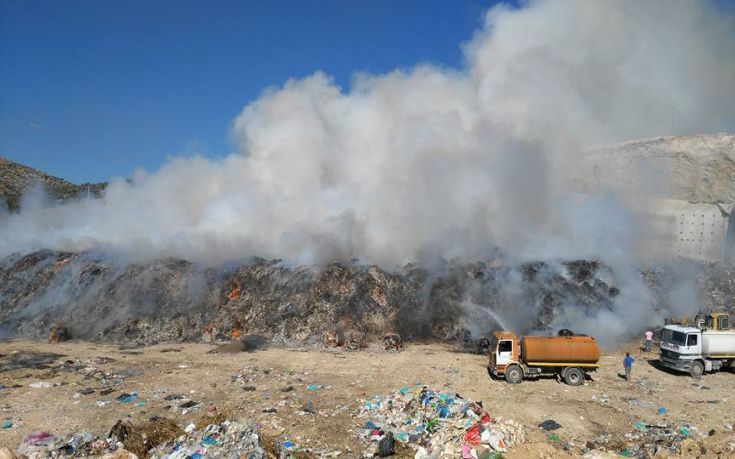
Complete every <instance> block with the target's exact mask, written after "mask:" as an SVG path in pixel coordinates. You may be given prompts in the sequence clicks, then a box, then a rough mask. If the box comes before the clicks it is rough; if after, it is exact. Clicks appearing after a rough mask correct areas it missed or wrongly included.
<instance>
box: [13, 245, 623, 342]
mask: <svg viewBox="0 0 735 459" xmlns="http://www.w3.org/2000/svg"><path fill="white" fill-rule="evenodd" d="M519 271H520V272H521V273H522V279H521V280H520V286H519V287H520V290H521V292H522V296H521V297H520V298H515V299H514V301H520V302H523V303H525V304H527V305H528V307H529V308H531V309H530V311H531V312H532V317H530V318H529V319H528V320H527V322H528V327H529V328H538V329H543V327H544V326H545V325H547V324H548V323H549V321H550V320H551V318H553V316H554V311H555V309H556V308H557V307H559V306H560V305H563V304H570V303H573V304H576V305H582V306H584V307H588V308H600V307H610V302H611V301H612V300H613V298H614V296H615V294H616V290H615V288H614V287H610V286H608V285H607V283H606V282H605V281H603V280H602V279H600V278H598V277H597V275H598V273H600V272H602V271H603V268H601V267H600V266H599V265H598V264H597V263H593V262H574V263H567V264H560V265H558V266H556V265H549V264H544V263H535V264H527V265H523V266H521V267H520V268H512V267H503V266H493V265H490V266H489V265H488V264H485V263H473V264H460V263H449V262H447V263H444V264H443V265H441V266H439V267H437V268H433V269H431V270H429V269H426V268H421V267H418V266H415V265H407V266H405V267H404V268H402V269H400V270H397V271H395V272H388V271H385V270H383V269H381V268H379V267H377V266H363V265H359V264H357V263H350V264H341V263H332V264H329V265H326V266H302V267H290V266H286V265H284V264H282V263H280V262H278V261H277V260H273V261H267V260H253V261H251V262H249V263H247V264H244V265H242V266H239V267H235V268H232V267H219V268H200V267H197V266H195V265H193V264H192V263H189V262H186V261H183V260H173V259H165V260H157V261H153V262H150V263H147V264H123V263H121V262H119V261H118V260H115V259H111V258H108V257H104V256H101V255H95V254H89V253H79V254H74V253H62V252H51V251H41V252H36V253H33V254H30V255H26V256H11V257H8V258H6V259H4V260H2V261H0V336H3V337H12V336H22V337H32V338H36V339H39V338H46V337H48V338H49V339H50V340H52V341H57V340H62V339H67V338H69V337H73V338H85V339H97V340H115V341H131V342H136V343H140V344H153V343H157V342H166V341H204V342H216V341H227V340H237V339H240V338H241V337H242V336H245V335H251V334H258V335H263V336H266V337H268V338H270V339H271V340H273V341H276V342H281V343H306V344H318V343H320V342H321V343H322V344H323V345H324V346H326V347H345V348H347V349H360V348H363V347H365V346H367V345H368V344H369V343H381V345H382V346H383V347H384V348H385V349H388V350H399V349H400V348H401V346H402V345H403V342H404V341H405V340H411V339H417V338H432V339H437V340H442V341H455V342H460V343H465V344H467V345H468V346H472V347H477V345H476V343H475V342H474V339H476V338H475V337H474V336H473V334H472V333H471V332H470V331H469V329H468V327H467V323H466V322H467V321H466V320H464V311H463V307H462V304H463V302H465V301H467V300H468V299H470V300H471V301H472V302H473V303H475V304H477V305H480V306H479V307H481V308H483V309H486V310H488V311H493V310H502V309H503V304H502V303H503V302H507V301H506V299H505V298H504V295H503V291H504V288H505V286H506V285H507V284H508V283H510V282H511V278H516V277H517V273H518V272H519ZM513 307H515V305H513ZM473 322H476V321H473ZM483 322H484V323H482V324H481V325H482V326H483V327H485V328H486V330H482V331H481V332H480V333H479V334H480V335H483V334H484V333H486V332H487V331H489V330H490V329H491V328H492V327H495V326H498V324H497V323H496V322H495V321H494V320H493V319H491V318H489V316H486V317H485V318H484V319H483ZM477 338H482V336H477Z"/></svg>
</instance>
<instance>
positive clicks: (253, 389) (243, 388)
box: [242, 386, 257, 392]
mask: <svg viewBox="0 0 735 459" xmlns="http://www.w3.org/2000/svg"><path fill="white" fill-rule="evenodd" d="M242 390H244V391H245V392H253V391H255V390H257V389H256V387H255V386H243V387H242Z"/></svg>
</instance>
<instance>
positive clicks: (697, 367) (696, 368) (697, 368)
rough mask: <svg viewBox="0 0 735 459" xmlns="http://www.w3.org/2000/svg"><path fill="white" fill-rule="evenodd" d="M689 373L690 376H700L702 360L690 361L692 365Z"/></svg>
mask: <svg viewBox="0 0 735 459" xmlns="http://www.w3.org/2000/svg"><path fill="white" fill-rule="evenodd" d="M689 374H691V375H692V378H701V377H702V375H703V374H704V365H702V362H692V366H691V368H689Z"/></svg>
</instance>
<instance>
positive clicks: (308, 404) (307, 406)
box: [299, 400, 315, 413]
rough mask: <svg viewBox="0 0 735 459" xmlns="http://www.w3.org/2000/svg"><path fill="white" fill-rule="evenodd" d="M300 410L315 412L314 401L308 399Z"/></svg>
mask: <svg viewBox="0 0 735 459" xmlns="http://www.w3.org/2000/svg"><path fill="white" fill-rule="evenodd" d="M299 410H300V411H303V412H304V413H315V411H314V402H312V401H311V400H309V401H307V402H306V403H304V404H303V405H301V408H299Z"/></svg>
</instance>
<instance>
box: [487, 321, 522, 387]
mask: <svg viewBox="0 0 735 459" xmlns="http://www.w3.org/2000/svg"><path fill="white" fill-rule="evenodd" d="M519 355H520V349H519V347H518V338H516V335H515V334H514V333H512V332H508V331H497V332H495V333H493V337H492V338H491V339H490V362H489V365H488V371H489V372H490V373H491V374H492V376H498V377H501V376H503V375H505V370H506V368H508V366H509V365H511V364H517V363H518V360H519Z"/></svg>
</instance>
